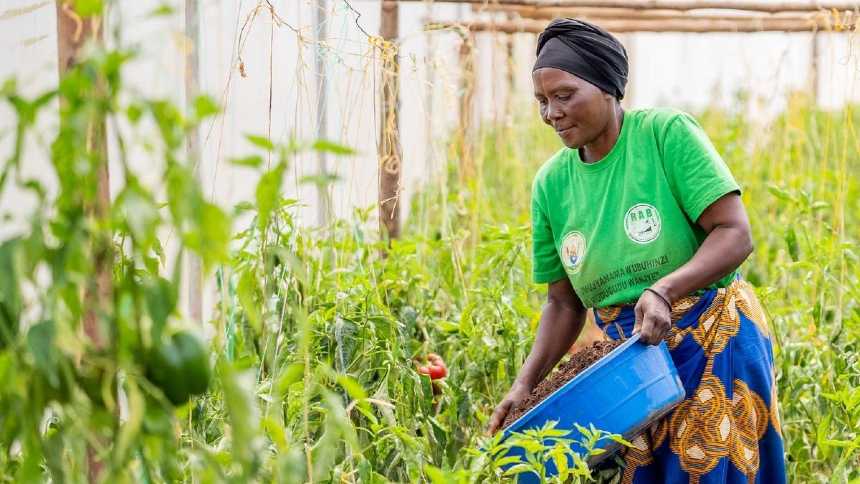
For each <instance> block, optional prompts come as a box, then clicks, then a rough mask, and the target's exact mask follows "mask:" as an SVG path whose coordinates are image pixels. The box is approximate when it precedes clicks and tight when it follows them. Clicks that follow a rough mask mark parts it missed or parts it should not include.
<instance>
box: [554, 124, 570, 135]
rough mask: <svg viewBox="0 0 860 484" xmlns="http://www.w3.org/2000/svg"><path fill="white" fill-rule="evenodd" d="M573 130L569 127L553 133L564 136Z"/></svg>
mask: <svg viewBox="0 0 860 484" xmlns="http://www.w3.org/2000/svg"><path fill="white" fill-rule="evenodd" d="M573 128H574V127H573V126H571V127H569V128H564V129H557V130H556V131H555V132H556V133H557V134H558V135H559V136H564V135H565V134H567V133H568V132H569V131H570V130H572V129H573Z"/></svg>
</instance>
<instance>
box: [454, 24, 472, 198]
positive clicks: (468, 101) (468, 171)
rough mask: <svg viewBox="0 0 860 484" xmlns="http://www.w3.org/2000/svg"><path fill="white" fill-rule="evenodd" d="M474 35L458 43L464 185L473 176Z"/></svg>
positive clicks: (461, 163) (460, 146)
mask: <svg viewBox="0 0 860 484" xmlns="http://www.w3.org/2000/svg"><path fill="white" fill-rule="evenodd" d="M475 81H476V79H475V37H474V34H472V33H471V32H466V33H465V35H463V42H462V43H461V44H460V89H459V91H460V92H459V95H460V119H459V121H458V123H457V141H458V144H459V149H460V150H459V151H460V152H459V158H460V183H461V184H462V185H463V186H465V183H466V182H467V181H468V180H471V179H473V178H474V177H475V163H474V153H473V150H472V148H473V144H474V139H473V136H472V129H473V117H474V114H475Z"/></svg>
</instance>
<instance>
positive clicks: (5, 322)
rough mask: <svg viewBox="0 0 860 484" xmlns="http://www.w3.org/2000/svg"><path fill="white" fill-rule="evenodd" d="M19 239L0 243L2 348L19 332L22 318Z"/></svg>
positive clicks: (0, 339)
mask: <svg viewBox="0 0 860 484" xmlns="http://www.w3.org/2000/svg"><path fill="white" fill-rule="evenodd" d="M18 247H19V239H11V240H7V241H6V242H3V243H2V244H0V348H3V347H5V346H6V345H7V344H9V343H10V342H11V341H12V339H13V338H14V337H15V335H17V334H18V325H19V322H20V319H21V310H22V305H23V303H22V301H21V289H20V287H19V285H18V274H19V271H18V262H17V260H18V257H19V256H18Z"/></svg>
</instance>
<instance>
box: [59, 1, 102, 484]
mask: <svg viewBox="0 0 860 484" xmlns="http://www.w3.org/2000/svg"><path fill="white" fill-rule="evenodd" d="M56 11H57V65H58V71H59V72H58V74H59V79H60V80H62V78H63V76H65V75H66V72H67V71H68V70H69V69H71V68H72V67H74V66H75V65H76V64H77V63H78V61H79V55H80V52H81V48H82V47H83V46H84V44H85V43H86V42H87V41H88V40H94V41H96V42H101V41H102V30H101V18H100V17H98V16H93V17H87V18H82V17H81V16H79V15H78V14H77V12H76V11H75V8H74V5H73V4H72V3H70V2H64V1H61V0H57V2H56ZM63 102H64V100H63V99H62V97H61V98H60V103H61V105H62V103H63ZM61 109H62V108H61ZM106 133H107V129H106V125H105V119H104V117H93V118H91V119H89V120H88V123H87V140H86V143H87V147H86V148H87V151H89V152H90V154H92V155H94V156H93V158H95V159H96V160H97V162H96V164H97V166H96V170H97V173H96V183H97V184H98V186H97V190H96V199H95V201H94V202H93V203H92V204H91V205H88V206H87V207H85V210H86V212H87V215H88V216H90V217H94V218H97V219H104V218H107V217H108V216H109V211H110V174H109V170H108V157H107V143H106V139H107V134H106ZM112 243H113V241H112V240H111V237H110V236H109V235H108V236H104V234H100V235H99V236H97V237H96V238H95V240H93V257H94V261H93V262H94V266H95V281H94V284H93V285H87V286H85V287H84V289H83V306H84V308H85V309H84V315H83V330H84V334H85V335H86V337H87V339H89V341H90V343H91V344H92V346H93V348H94V349H95V350H96V351H101V350H104V349H106V348H107V346H108V336H107V335H106V334H105V332H104V330H103V328H102V327H101V325H100V324H99V312H100V311H99V310H100V309H109V308H110V307H111V302H112V299H113V264H112V262H113V260H112V258H113V252H112V250H111V244H112ZM103 470H104V463H103V462H102V461H100V460H99V458H98V456H97V455H96V451H95V449H94V448H93V447H92V446H90V445H88V446H87V478H88V480H89V482H96V481H98V480H99V478H100V477H101V475H102V473H103Z"/></svg>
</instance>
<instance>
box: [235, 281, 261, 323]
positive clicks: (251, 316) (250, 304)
mask: <svg viewBox="0 0 860 484" xmlns="http://www.w3.org/2000/svg"><path fill="white" fill-rule="evenodd" d="M259 292H260V288H259V285H258V284H257V277H256V275H255V274H254V272H253V271H251V270H247V271H245V272H244V273H242V276H241V277H240V278H239V285H238V286H236V296H237V297H238V298H239V304H241V305H242V308H243V309H244V310H245V314H246V315H247V317H248V322H249V323H251V327H252V328H254V330H255V331H257V332H259V331H260V320H261V319H262V312H261V311H260V306H259V305H258V304H257V295H258V294H259Z"/></svg>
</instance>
